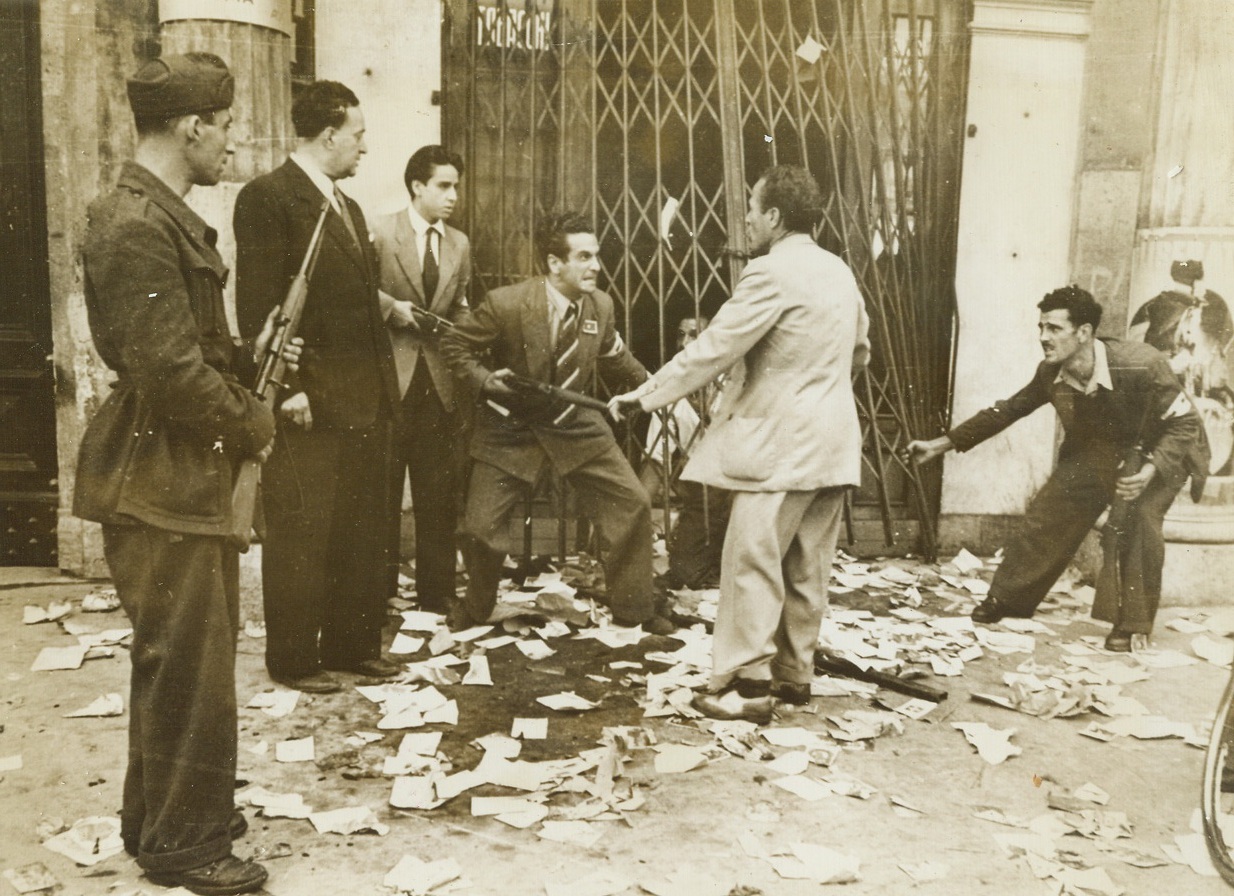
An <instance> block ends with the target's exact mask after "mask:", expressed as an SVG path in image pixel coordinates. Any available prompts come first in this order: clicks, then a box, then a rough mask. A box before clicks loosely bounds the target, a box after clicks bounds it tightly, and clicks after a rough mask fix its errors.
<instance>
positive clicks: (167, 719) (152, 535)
mask: <svg viewBox="0 0 1234 896" xmlns="http://www.w3.org/2000/svg"><path fill="white" fill-rule="evenodd" d="M103 549H104V553H105V555H106V557H107V566H108V568H109V569H110V570H111V576H112V581H113V582H114V583H115V586H116V594H117V595H118V596H119V598H120V603H121V605H122V606H123V607H124V612H125V613H126V614H128V617H129V620H130V621H131V622H132V624H133V646H132V651H131V656H132V680H131V684H130V695H129V755H128V770H127V772H126V773H125V778H124V802H123V806H122V808H121V810H120V835H121V837H122V838H123V839H124V842H125V845H126V846H127V847H129V848H130V849H132V850H134V851H136V853H137V863H138V864H139V865H140V866H141V867H142V868H144V869H145V870H147V871H183V870H185V869H188V868H196V867H198V866H201V865H205V864H208V863H210V862H213V861H215V860H217V859H221V858H223V857H224V856H226V855H228V854H229V853H230V852H231V838H230V837H229V836H228V833H227V827H228V823H229V821H230V819H231V814H232V811H233V802H232V795H233V793H234V792H235V786H236V635H237V633H238V631H239V626H240V618H239V617H240V586H239V567H238V557H237V554H236V551H235V550H234V549H233V548H230V547H228V546H227V545H226V544H225V543H224V540H223V539H222V538H219V537H211V536H201V535H179V534H177V533H173V532H167V531H164V530H162V529H155V528H152V527H150V526H142V525H137V526H104V527H103Z"/></svg>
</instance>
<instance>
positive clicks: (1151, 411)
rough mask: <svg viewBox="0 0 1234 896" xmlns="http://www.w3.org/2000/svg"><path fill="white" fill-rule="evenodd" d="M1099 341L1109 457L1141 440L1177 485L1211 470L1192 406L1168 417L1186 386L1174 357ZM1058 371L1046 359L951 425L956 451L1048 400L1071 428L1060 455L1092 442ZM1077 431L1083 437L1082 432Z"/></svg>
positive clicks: (1103, 425)
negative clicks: (1018, 385) (1021, 382)
mask: <svg viewBox="0 0 1234 896" xmlns="http://www.w3.org/2000/svg"><path fill="white" fill-rule="evenodd" d="M1102 341H1103V342H1104V343H1105V347H1106V354H1107V357H1108V359H1109V364H1110V380H1111V381H1112V382H1113V384H1114V390H1113V392H1112V393H1111V395H1110V405H1109V406H1110V408H1111V410H1112V413H1111V414H1110V415H1109V417H1108V419H1106V420H1103V421H1100V423H1101V431H1100V432H1099V438H1100V440H1101V441H1102V442H1103V443H1104V444H1105V445H1106V446H1107V447H1108V450H1109V452H1110V454H1111V455H1112V456H1116V457H1121V456H1122V454H1123V453H1125V451H1126V449H1128V448H1131V447H1132V446H1133V445H1135V444H1136V442H1137V439H1139V440H1140V443H1141V444H1142V445H1143V446H1144V448H1145V450H1146V451H1148V452H1149V458H1148V459H1149V460H1150V461H1152V463H1153V466H1155V467H1156V468H1157V472H1158V475H1160V476H1161V477H1162V478H1163V479H1164V480H1165V481H1166V482H1168V483H1170V484H1171V485H1173V486H1174V487H1175V488H1178V487H1179V486H1181V485H1182V483H1183V482H1184V481H1186V479H1187V477H1188V476H1191V477H1192V479H1193V481H1194V480H1201V481H1202V480H1203V478H1204V477H1205V476H1206V475H1207V473H1208V441H1207V439H1206V438H1205V436H1204V428H1203V426H1202V424H1201V422H1200V415H1199V414H1198V413H1196V411H1195V408H1194V407H1192V408H1190V409H1189V410H1188V411H1187V412H1186V413H1185V414H1182V415H1172V416H1170V417H1168V418H1165V419H1163V417H1164V416H1165V414H1166V411H1167V410H1168V409H1169V408H1170V406H1171V405H1173V404H1174V402H1175V401H1176V400H1177V399H1178V397H1179V395H1180V393H1181V392H1182V386H1181V385H1180V384H1179V382H1178V377H1177V376H1175V375H1174V371H1172V370H1171V369H1170V363H1169V359H1168V358H1167V357H1166V356H1165V355H1163V354H1162V353H1161V352H1159V351H1157V350H1156V349H1155V348H1153V347H1151V346H1149V345H1145V344H1144V343H1142V342H1126V341H1123V340H1120V339H1108V340H1102ZM1058 371H1059V365H1058V364H1047V363H1046V362H1044V361H1043V362H1041V364H1039V365H1038V366H1037V372H1036V374H1035V375H1034V376H1033V378H1032V381H1031V382H1029V384H1028V385H1027V386H1025V387H1024V388H1023V389H1021V390H1020V391H1019V392H1017V393H1016V394H1015V395H1013V396H1011V397H1010V398H1008V399H1006V400H1005V401H999V402H996V403H995V404H994V406H993V407H989V408H986V409H985V410H984V411H979V412H978V413H976V414H974V415H973V416H972V417H970V418H969V419H968V420H965V421H964V422H963V423H961V424H960V425H959V426H957V427H955V428H954V429H952V430H951V432H949V433H948V436H949V437H950V438H951V442H952V444H953V445H955V447H956V450H957V451H967V450H968V449H969V448H972V447H973V446H975V445H977V444H978V443H980V442H983V441H985V440H986V439H988V438H989V437H990V436H992V435H994V434H996V433H999V432H1002V431H1003V430H1004V429H1006V428H1007V427H1008V426H1010V425H1011V424H1012V423H1014V422H1015V421H1016V420H1019V419H1020V418H1021V417H1025V416H1027V415H1028V414H1031V413H1032V412H1033V411H1035V410H1036V409H1037V408H1039V407H1041V406H1042V405H1043V404H1046V403H1049V404H1052V405H1054V409H1055V410H1056V411H1057V412H1058V417H1059V420H1060V421H1061V422H1062V424H1063V429H1064V430H1065V431H1066V433H1067V434H1066V437H1065V438H1064V439H1063V444H1062V446H1061V447H1060V449H1059V455H1060V456H1061V457H1067V456H1068V455H1070V454H1072V453H1073V452H1078V451H1080V450H1083V449H1084V448H1085V445H1084V444H1083V443H1082V442H1081V439H1082V438H1083V439H1085V440H1088V441H1089V442H1090V443H1091V441H1092V439H1091V437H1092V435H1093V426H1092V423H1093V421H1087V420H1078V419H1077V413H1076V410H1077V405H1078V402H1080V401H1082V400H1083V399H1082V398H1080V396H1079V393H1078V392H1076V390H1075V389H1073V388H1072V387H1071V386H1068V385H1066V384H1065V383H1056V382H1055V379H1056V378H1057V377H1058ZM1077 423H1079V424H1080V425H1079V426H1077ZM1079 429H1082V430H1083V435H1082V436H1078V435H1077V432H1076V430H1079Z"/></svg>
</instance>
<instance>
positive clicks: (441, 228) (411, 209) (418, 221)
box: [407, 202, 446, 239]
mask: <svg viewBox="0 0 1234 896" xmlns="http://www.w3.org/2000/svg"><path fill="white" fill-rule="evenodd" d="M407 220H409V221H410V222H411V229H412V230H414V231H415V232H416V237H417V239H424V235H425V234H426V233H428V232H429V231H430V230H436V231H437V236H438V237H440V238H444V237H445V235H446V222H445V221H442V220H441V219H440V218H438V219H437V220H436V221H434V222H433V223H432V224H430V223H429V222H428V221H426V220H424V215H422V214H420V213H419V212H418V211H416V207H415V206H414V205H413V204H412V203H410V202H408V203H407Z"/></svg>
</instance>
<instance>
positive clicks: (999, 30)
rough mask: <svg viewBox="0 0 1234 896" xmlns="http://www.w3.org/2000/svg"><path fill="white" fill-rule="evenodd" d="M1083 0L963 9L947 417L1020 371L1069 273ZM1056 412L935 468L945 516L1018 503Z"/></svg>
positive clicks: (1048, 447)
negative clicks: (968, 55) (954, 323)
mask: <svg viewBox="0 0 1234 896" xmlns="http://www.w3.org/2000/svg"><path fill="white" fill-rule="evenodd" d="M1088 11H1089V3H1088V2H1086V0H1075V2H1011V0H1003V2H982V0H978V2H977V3H976V4H975V7H974V16H973V26H972V32H973V34H972V60H971V65H970V70H969V72H970V74H969V90H968V139H967V141H966V144H965V150H964V181H963V186H962V188H961V197H960V232H959V241H958V243H959V244H958V250H957V273H956V294H957V302H958V307H959V336H958V341H957V358H956V380H955V381H956V388H955V395H954V400H953V411H952V419H953V420H954V421H957V422H958V421H961V420H964V419H966V418H967V417H969V416H970V415H972V414H973V413H975V412H976V411H978V410H980V409H981V408H983V407H986V406H988V405H989V404H991V403H992V402H993V401H995V400H997V399H1000V398H1003V397H1006V396H1008V395H1010V394H1012V393H1013V392H1014V391H1016V390H1017V389H1019V388H1020V387H1021V386H1023V385H1024V384H1025V383H1027V382H1028V380H1029V378H1030V377H1031V376H1032V373H1033V371H1034V369H1035V368H1036V365H1037V363H1038V361H1039V360H1040V358H1041V350H1040V348H1039V347H1038V345H1037V340H1036V323H1037V318H1038V311H1037V309H1036V303H1037V302H1038V301H1039V300H1040V298H1041V296H1042V295H1044V294H1045V293H1046V292H1048V291H1049V290H1051V289H1054V288H1056V287H1058V286H1061V285H1063V284H1065V283H1067V282H1068V281H1069V280H1070V260H1071V236H1072V222H1073V219H1074V207H1075V182H1076V174H1077V171H1078V168H1079V151H1080V145H1081V139H1080V138H1081V123H1082V116H1081V111H1082V110H1081V96H1082V91H1081V90H1079V89H1078V85H1082V84H1083V83H1084V60H1085V38H1086V36H1087V33H1088V29H1089V16H1088ZM1055 427H1056V421H1055V417H1054V414H1053V412H1052V411H1051V410H1049V409H1048V408H1045V409H1042V410H1039V411H1038V412H1036V413H1035V414H1033V415H1032V416H1031V417H1029V418H1028V419H1027V420H1023V421H1021V422H1019V423H1017V424H1016V425H1015V428H1014V429H1013V430H1011V431H1009V432H1004V433H1002V434H1000V435H999V436H996V437H994V438H993V439H990V440H989V441H987V442H986V443H984V444H983V445H981V446H980V447H979V448H977V449H975V450H973V451H971V452H968V453H966V454H949V455H948V456H947V459H946V466H945V467H944V472H943V492H942V503H941V510H942V519H941V520H940V524H941V525H940V528H941V530H942V531H941V535H942V540H943V541H944V543H946V542H947V541H948V539H949V537H950V536H949V533H948V531H947V527H948V524H949V523H948V518H949V517H954V518H956V519H963V518H966V517H971V516H973V515H981V516H986V515H1015V514H1019V513H1022V512H1023V510H1024V507H1025V505H1026V502H1027V499H1028V497H1029V496H1030V495H1031V494H1032V493H1033V491H1035V490H1036V488H1038V487H1039V486H1040V485H1041V483H1042V482H1044V480H1045V478H1046V476H1047V475H1048V474H1049V471H1050V468H1051V465H1052V463H1053V456H1054V452H1053V448H1054V434H1055Z"/></svg>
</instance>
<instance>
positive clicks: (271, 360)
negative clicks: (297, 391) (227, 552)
mask: <svg viewBox="0 0 1234 896" xmlns="http://www.w3.org/2000/svg"><path fill="white" fill-rule="evenodd" d="M329 214H330V201H329V200H326V201H325V202H323V203H322V206H321V215H320V216H319V217H318V219H317V226H316V227H315V228H313V235H312V236H311V237H310V238H309V243H308V249H307V250H306V251H305V253H304V260H303V261H302V262H301V263H300V270H299V271H298V272H297V273H296V276H295V277H294V278H293V279H292V281H291V285H290V286H288V287H287V295H286V296H285V297H284V298H283V303H282V304H281V305H279V307H278V311H277V313H276V314H275V316H274V332H273V333H272V334H271V335H270V341H269V343H267V345H266V350H265V353H264V354H263V355H262V358H261V365H260V366H259V367H258V369H257V380H256V382H254V384H253V394H254V395H256V396H257V398H258V400H260V401H261V403H262V404H264V405H265V406H266V407H268V408H270V410H271V411H273V410H274V409H275V406H276V405H277V404H278V398H279V393H280V392H281V391H282V390H283V389H284V388H286V384H285V383H284V382H283V379H284V378H285V377H286V376H287V362H286V361H285V360H284V359H283V350H284V349H285V348H286V347H287V346H288V344H289V343H290V342H291V340H292V339H294V338H295V335H296V331H297V330H298V329H299V328H300V317H301V315H302V314H303V313H304V302H305V300H306V299H307V298H308V286H309V281H310V280H311V279H312V277H313V269H314V268H315V267H316V266H317V253H318V252H319V251H320V250H321V236H322V233H323V232H324V231H325V227H326V217H327V216H328V215H329ZM260 483H261V461H259V460H258V459H257V458H255V457H246V458H245V459H244V460H242V461H241V462H240V469H239V471H238V472H237V474H236V483H235V485H234V486H233V487H232V491H231V531H230V532H229V533H228V535H227V539H228V541H230V542H231V543H232V544H234V545H235V546H236V547H237V548H238V549H239V550H240V552H241V553H243V552H245V551H247V550H248V549H249V545H250V544H252V541H253V515H254V513H255V512H256V509H257V488H258V486H259V484H260Z"/></svg>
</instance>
